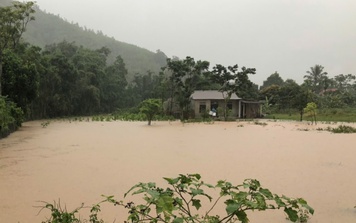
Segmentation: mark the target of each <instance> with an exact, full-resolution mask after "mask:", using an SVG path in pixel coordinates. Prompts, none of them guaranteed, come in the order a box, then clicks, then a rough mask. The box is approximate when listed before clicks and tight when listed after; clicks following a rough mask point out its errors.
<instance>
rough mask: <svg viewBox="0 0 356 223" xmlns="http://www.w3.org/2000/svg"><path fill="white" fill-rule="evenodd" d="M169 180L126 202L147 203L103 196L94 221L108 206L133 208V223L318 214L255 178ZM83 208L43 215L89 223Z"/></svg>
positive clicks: (95, 222) (302, 218)
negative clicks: (260, 214)
mask: <svg viewBox="0 0 356 223" xmlns="http://www.w3.org/2000/svg"><path fill="white" fill-rule="evenodd" d="M164 180H165V181H166V183H168V187H167V188H165V189H164V188H162V187H158V186H157V185H156V183H153V182H150V183H138V184H136V185H134V186H133V187H132V188H131V189H129V191H128V192H126V193H125V194H124V197H127V196H128V195H129V194H132V195H140V196H142V199H143V202H142V203H138V204H135V203H133V202H123V201H117V200H116V199H115V198H114V196H104V197H105V200H103V201H101V202H99V203H98V204H95V205H93V206H92V208H91V211H90V212H91V214H90V216H89V222H92V223H101V222H103V221H102V220H99V219H98V216H97V214H98V212H100V211H101V209H100V205H101V204H102V203H104V202H108V203H112V204H114V205H115V206H119V207H123V208H125V209H128V217H127V220H128V222H132V223H139V222H148V223H158V222H163V223H183V222H187V223H194V222H200V223H232V222H236V221H239V222H243V223H247V222H249V218H248V215H247V214H248V213H249V212H250V211H255V210H258V211H265V210H277V209H282V210H283V211H284V212H285V214H286V216H287V218H288V219H289V220H290V221H292V222H297V221H298V222H306V221H307V220H308V219H309V217H310V215H313V214H314V209H313V208H312V207H310V206H309V205H308V203H307V202H306V201H305V200H304V199H303V198H290V197H287V196H285V195H281V196H280V195H277V194H274V193H272V192H271V191H270V190H269V189H267V188H263V187H262V186H261V184H260V182H259V181H258V180H255V179H246V180H244V181H243V183H242V184H240V185H233V184H232V183H230V182H228V181H223V180H220V181H218V182H217V184H216V185H215V186H214V185H212V184H209V183H205V182H204V181H203V180H201V176H200V175H199V174H187V175H182V174H180V175H179V176H178V177H176V178H167V177H165V178H164ZM214 190H219V191H220V193H219V195H218V197H217V198H215V199H214V198H213V197H212V196H211V195H209V193H208V192H211V191H214ZM206 202H208V203H206ZM205 204H207V205H205ZM218 205H223V206H224V207H225V214H223V213H221V215H216V214H211V213H212V212H213V210H214V209H215V208H216V207H217V206H218ZM83 207H84V205H83V204H82V205H81V206H80V207H79V208H76V209H74V210H73V211H70V212H68V211H67V210H66V209H62V208H61V206H60V203H58V204H56V203H54V204H49V203H45V206H43V207H42V209H41V211H42V210H43V209H48V210H49V211H50V212H51V217H50V218H49V219H48V220H47V221H43V223H59V222H63V223H74V222H88V221H87V220H85V219H84V220H80V219H79V218H78V217H77V215H79V213H78V212H79V211H80V210H81V209H82V208H83ZM203 213H204V214H203Z"/></svg>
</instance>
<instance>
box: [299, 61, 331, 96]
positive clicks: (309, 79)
mask: <svg viewBox="0 0 356 223" xmlns="http://www.w3.org/2000/svg"><path fill="white" fill-rule="evenodd" d="M304 79H305V80H304V83H305V84H306V85H307V86H308V87H309V88H310V89H311V90H312V91H313V92H314V93H320V92H321V91H322V90H326V89H327V88H328V87H329V84H330V81H329V78H328V73H327V72H325V71H324V67H323V66H321V65H318V64H317V65H315V66H314V67H310V71H307V75H305V76H304Z"/></svg>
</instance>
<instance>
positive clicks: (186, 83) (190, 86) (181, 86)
mask: <svg viewBox="0 0 356 223" xmlns="http://www.w3.org/2000/svg"><path fill="white" fill-rule="evenodd" d="M167 68H168V70H170V71H171V72H172V83H174V89H175V99H176V101H177V102H178V104H179V107H180V109H181V118H182V119H184V118H185V117H186V116H188V114H189V108H190V101H191V98H190V96H191V95H192V93H193V92H194V90H196V88H197V86H198V84H199V80H200V77H201V75H203V73H204V72H207V70H208V68H209V62H207V61H200V60H199V61H197V62H196V61H195V60H194V58H192V57H189V56H188V57H186V58H185V59H184V60H172V59H169V58H168V59H167Z"/></svg>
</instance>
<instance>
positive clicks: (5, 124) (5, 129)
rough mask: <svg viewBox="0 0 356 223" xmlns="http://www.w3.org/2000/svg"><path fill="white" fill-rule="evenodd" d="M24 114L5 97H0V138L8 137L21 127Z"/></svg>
mask: <svg viewBox="0 0 356 223" xmlns="http://www.w3.org/2000/svg"><path fill="white" fill-rule="evenodd" d="M23 121H24V113H23V111H22V110H21V108H19V107H17V106H16V104H15V103H14V102H12V101H9V100H7V98H6V97H2V96H0V138H3V137H6V136H8V135H9V134H10V133H11V132H14V131H16V130H17V129H18V127H20V126H21V125H22V122H23Z"/></svg>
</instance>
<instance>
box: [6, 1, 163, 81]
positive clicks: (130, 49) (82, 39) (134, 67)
mask: <svg viewBox="0 0 356 223" xmlns="http://www.w3.org/2000/svg"><path fill="white" fill-rule="evenodd" d="M10 2H11V1H9V0H1V1H0V6H4V5H8V4H10ZM35 10H36V13H35V18H36V19H35V21H31V22H30V23H29V24H28V27H27V30H26V32H25V33H24V35H23V37H24V40H25V41H26V42H29V43H30V44H33V45H36V46H39V47H41V48H43V47H45V46H46V45H50V44H53V43H58V42H62V41H64V40H65V41H67V42H74V43H75V44H76V45H82V46H83V47H86V48H90V49H100V48H102V47H107V48H109V49H110V50H111V54H110V55H109V57H108V63H109V64H110V63H112V62H113V61H114V60H115V58H116V57H117V56H119V55H120V56H121V57H122V58H123V59H124V62H125V64H126V68H127V69H128V80H132V77H133V76H134V75H135V74H136V73H139V74H146V73H147V71H152V72H153V73H158V72H159V70H160V68H161V67H163V66H165V65H166V58H167V56H166V55H165V54H164V53H163V52H162V51H160V50H157V52H151V51H149V50H147V49H144V48H141V47H139V46H135V45H133V44H129V43H124V42H120V41H117V40H116V39H114V38H113V37H108V36H107V35H105V34H104V33H102V32H101V31H94V30H92V29H90V28H86V27H81V26H79V25H78V24H77V23H74V22H68V21H66V19H63V18H61V17H60V16H59V15H53V14H51V13H48V12H45V11H42V10H41V9H40V6H36V7H35ZM93 16H95V15H93ZM98 19H100V18H98Z"/></svg>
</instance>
